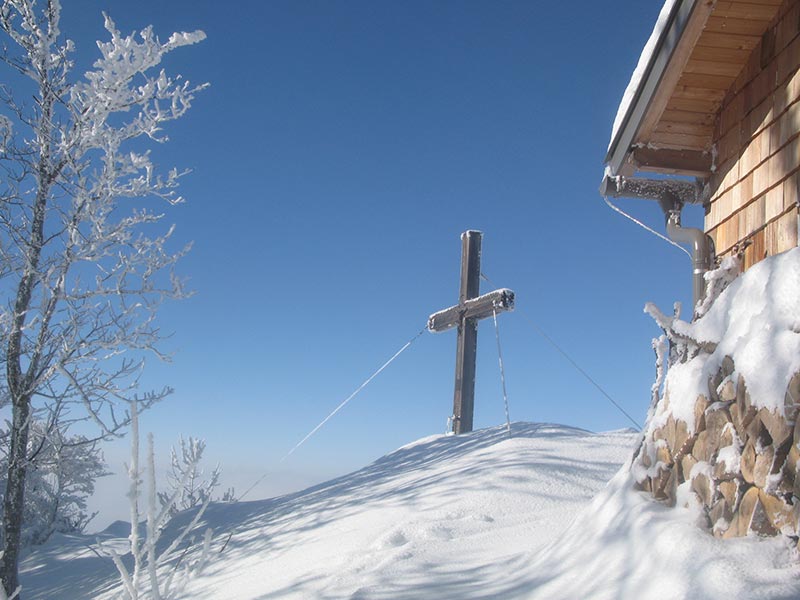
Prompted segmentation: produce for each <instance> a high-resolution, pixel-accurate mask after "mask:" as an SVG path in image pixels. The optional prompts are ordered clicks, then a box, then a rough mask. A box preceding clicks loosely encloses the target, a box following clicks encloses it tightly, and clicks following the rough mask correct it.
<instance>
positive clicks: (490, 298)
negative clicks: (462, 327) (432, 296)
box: [428, 288, 514, 333]
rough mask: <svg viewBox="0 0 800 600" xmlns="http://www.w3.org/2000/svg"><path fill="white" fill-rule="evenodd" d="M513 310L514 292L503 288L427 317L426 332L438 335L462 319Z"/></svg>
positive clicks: (478, 317) (477, 317)
mask: <svg viewBox="0 0 800 600" xmlns="http://www.w3.org/2000/svg"><path fill="white" fill-rule="evenodd" d="M511 310H514V292H513V291H511V290H509V289H507V288H503V289H500V290H495V291H493V292H489V293H488V294H484V295H483V296H478V297H477V298H472V299H471V300H467V301H466V302H464V303H463V304H456V305H455V306H451V307H450V308H446V309H444V310H440V311H439V312H437V313H433V314H432V315H431V316H430V317H428V330H430V331H432V332H434V333H439V332H440V331H447V330H448V329H452V328H453V327H456V326H457V325H458V324H459V323H460V322H461V320H462V319H485V318H486V317H488V316H491V315H492V313H494V312H495V311H497V312H506V311H511Z"/></svg>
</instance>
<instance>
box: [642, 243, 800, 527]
mask: <svg viewBox="0 0 800 600" xmlns="http://www.w3.org/2000/svg"><path fill="white" fill-rule="evenodd" d="M736 270H737V268H736V265H735V264H734V263H733V262H731V261H730V260H729V261H727V262H724V263H723V265H722V266H721V267H720V269H719V270H717V271H715V272H712V273H710V274H709V276H708V279H709V284H710V285H709V287H710V288H711V287H714V286H716V287H717V288H719V287H722V285H724V284H728V285H727V287H725V289H724V290H723V291H722V292H721V293H720V294H719V297H718V298H716V300H715V301H714V302H713V304H711V305H710V306H704V307H703V310H702V311H701V313H702V316H701V317H700V318H698V319H697V320H696V321H694V322H693V323H688V322H686V321H683V320H681V319H680V318H678V316H673V317H670V316H667V315H664V314H663V313H661V312H660V311H659V310H658V309H657V308H656V307H654V306H652V305H648V306H647V307H646V308H645V310H646V311H647V312H648V313H650V314H651V315H652V316H653V317H654V318H655V320H656V322H657V323H658V325H659V326H660V327H661V328H662V329H663V330H664V333H665V336H666V337H667V338H668V339H669V342H670V344H669V347H670V348H669V353H670V357H669V361H668V362H669V368H668V372H667V374H666V377H665V378H664V384H663V394H662V393H660V391H659V390H658V389H656V390H655V398H654V399H655V405H654V407H653V408H652V409H651V415H650V417H649V420H648V423H647V426H646V427H645V436H644V441H643V443H642V446H641V449H640V450H639V452H638V454H637V456H636V457H635V459H634V461H633V465H632V470H633V474H634V476H635V479H636V481H637V483H638V485H639V486H640V487H641V488H642V489H645V490H647V491H650V492H652V494H653V495H654V496H655V497H656V498H659V499H662V500H665V501H666V502H668V503H669V504H675V503H678V504H681V505H697V506H699V507H700V508H701V509H702V514H703V515H704V516H705V525H706V526H707V527H708V528H709V529H710V530H711V531H712V532H713V533H714V535H716V536H722V537H738V536H742V535H746V534H747V533H748V532H755V533H758V534H761V535H776V534H778V533H783V534H785V535H788V536H792V537H793V538H794V539H796V538H797V536H798V533H799V532H800V528H799V527H798V516H799V514H798V513H799V512H800V511H798V509H800V477H798V473H797V471H798V466H800V445H799V444H800V426H798V423H800V422H799V421H798V419H797V416H798V410H799V409H800V404H798V403H799V402H800V249H795V250H791V251H789V252H786V253H784V254H781V255H778V256H774V257H770V258H767V259H765V260H764V261H762V262H760V263H758V264H756V265H755V266H753V267H752V268H751V269H750V270H748V271H747V272H746V273H745V274H743V275H741V276H740V277H738V278H735V279H733V278H732V277H731V274H732V273H735V271H736ZM659 347H661V348H663V347H664V346H663V345H661V346H659ZM657 354H659V353H658V352H657ZM663 358H664V356H663V351H662V352H661V353H660V354H659V364H661V363H663ZM660 375H661V374H659V377H660Z"/></svg>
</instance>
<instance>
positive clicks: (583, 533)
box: [22, 423, 800, 600]
mask: <svg viewBox="0 0 800 600" xmlns="http://www.w3.org/2000/svg"><path fill="white" fill-rule="evenodd" d="M637 441H638V436H637V435H636V434H633V433H630V432H627V431H620V432H610V433H600V434H595V433H590V432H587V431H583V430H579V429H573V428H569V427H564V426H560V425H542V424H525V423H518V424H514V426H513V428H512V435H511V436H510V437H509V435H508V434H507V432H506V431H505V428H503V427H497V428H491V429H485V430H481V431H477V432H474V433H471V434H467V435H463V436H458V437H452V436H434V437H430V438H425V439H422V440H419V441H418V442H415V443H413V444H410V445H408V446H405V447H403V448H400V449H399V450H397V451H395V452H393V453H391V454H388V455H387V456H385V457H383V458H381V459H379V460H378V461H376V462H374V463H373V464H371V465H369V466H367V467H365V468H364V469H361V470H360V471H356V472H355V473H352V474H350V475H347V476H344V477H341V478H339V479H335V480H333V481H330V482H328V483H325V484H322V485H319V486H316V487H313V488H310V489H308V490H305V491H303V492H299V493H297V494H292V495H288V496H284V497H280V498H275V499H271V500H263V501H254V502H240V503H237V504H217V505H212V506H211V507H209V509H208V512H207V513H206V515H205V517H204V521H205V524H206V525H207V526H210V527H212V528H213V529H214V531H215V541H214V545H213V547H212V556H211V560H210V562H209V564H208V566H207V567H206V569H205V570H204V572H203V573H202V575H201V576H200V577H198V578H196V579H194V580H192V581H191V582H190V584H189V585H188V587H187V588H186V589H185V592H184V594H185V597H187V598H198V599H199V598H209V599H211V598H214V599H226V598H231V599H247V598H303V599H318V600H326V599H339V598H352V599H356V598H361V599H366V598H374V599H389V598H392V599H395V598H454V599H455V598H459V599H463V598H503V599H506V598H542V599H544V598H547V599H559V598H565V599H566V598H581V599H587V598H609V599H610V598H615V599H618V598H631V599H634V598H636V599H637V600H638V599H642V598H659V599H667V598H725V599H726V600H729V599H730V598H757V597H761V598H787V599H788V598H797V597H800V568H798V566H797V564H796V562H795V561H796V557H795V556H794V555H793V554H792V553H791V552H790V550H789V548H788V545H787V543H786V542H785V541H783V540H776V539H772V540H762V539H756V538H748V539H743V540H734V541H725V542H722V541H720V540H715V539H713V538H711V537H710V536H708V535H707V534H705V533H703V532H701V531H700V530H698V529H696V528H695V527H694V525H693V524H692V518H693V516H692V513H691V512H690V511H689V510H686V509H675V510H668V509H666V508H664V507H663V506H661V505H658V504H655V503H654V502H652V501H651V500H649V499H648V498H647V497H645V496H644V495H643V494H641V493H638V492H634V491H632V490H631V489H630V483H629V481H628V478H627V475H626V473H627V470H622V471H620V465H621V464H622V463H623V462H624V461H626V460H627V459H628V458H629V456H630V454H631V452H632V449H633V446H635V444H636V443H637ZM617 471H620V472H619V473H618V474H617V476H616V477H614V478H613V480H612V482H611V484H610V485H608V486H607V485H606V483H607V482H608V481H609V480H610V479H612V476H614V473H615V472H617ZM593 497H594V500H592V498H593ZM187 518H188V516H186V515H181V516H179V517H178V518H176V519H175V522H174V523H173V525H171V526H170V528H168V529H167V531H165V534H164V537H165V538H169V536H170V535H174V531H175V530H176V528H177V527H178V526H179V525H180V524H181V522H182V521H185V519H187ZM124 535H125V531H124V529H122V528H120V527H112V528H110V529H109V530H108V531H106V532H105V533H104V534H102V537H103V538H104V539H105V544H117V545H120V542H122V541H123V540H121V539H119V538H120V536H124ZM226 542H227V543H226ZM92 543H93V540H92V539H88V538H80V537H63V536H62V537H59V538H57V539H54V540H52V542H51V543H50V544H48V545H47V546H46V547H45V548H43V549H40V550H38V551H36V552H35V553H33V554H32V555H30V556H29V557H28V558H27V559H26V560H25V562H24V565H23V573H22V582H23V585H24V587H25V592H26V594H25V597H26V599H27V598H30V599H33V598H64V599H69V598H110V597H113V596H114V593H115V592H118V591H119V588H116V587H114V586H115V583H116V572H115V570H114V566H113V565H112V564H111V561H110V560H108V559H104V558H101V557H99V556H98V555H96V554H95V553H94V552H93V551H92V550H91V549H90V547H89V545H90V544H92ZM223 546H225V547H224V551H222V552H220V549H221V548H222V547H223ZM186 560H189V558H187V559H186Z"/></svg>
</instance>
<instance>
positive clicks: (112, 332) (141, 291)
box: [0, 0, 205, 593]
mask: <svg viewBox="0 0 800 600" xmlns="http://www.w3.org/2000/svg"><path fill="white" fill-rule="evenodd" d="M60 12H61V6H60V2H59V0H0V37H4V38H5V39H4V40H3V44H2V53H1V54H0V58H2V60H3V62H4V63H5V65H6V66H7V67H8V68H9V69H10V70H11V72H9V73H7V76H5V77H4V78H3V81H5V82H13V86H14V89H13V90H12V89H10V88H9V87H3V88H2V89H0V102H1V103H2V104H0V294H2V296H1V297H2V298H3V300H2V303H0V347H1V349H0V353H1V355H0V361H2V364H3V365H4V366H5V369H6V382H5V385H6V388H7V393H8V398H9V400H10V404H11V434H10V441H9V455H8V469H7V473H6V475H7V476H6V482H7V483H6V491H5V495H4V498H3V517H4V518H3V533H4V539H3V556H2V559H1V560H0V576H2V582H3V586H4V587H5V590H6V591H7V593H13V591H14V590H16V588H17V584H18V560H19V549H20V543H21V541H22V528H23V513H24V507H25V491H26V482H27V480H28V477H27V473H28V470H29V466H30V464H29V463H30V456H29V455H28V452H29V448H30V438H31V426H32V423H33V422H34V419H33V417H34V413H33V411H34V410H36V407H37V406H45V407H47V408H48V410H50V411H54V412H56V413H58V414H61V415H66V414H77V413H75V412H74V411H73V412H70V406H71V405H73V404H75V405H80V406H82V407H83V408H82V411H83V412H82V414H84V415H87V418H89V419H91V421H93V422H94V423H95V425H96V426H97V430H98V437H104V436H105V437H108V436H113V435H118V434H119V433H120V432H121V430H122V428H124V427H125V425H126V424H127V423H128V421H129V413H128V411H127V410H125V409H120V408H119V404H118V403H119V402H120V401H128V400H135V401H137V402H139V403H141V407H140V408H144V407H146V406H147V405H149V404H152V403H153V402H155V401H157V400H159V399H161V398H163V397H164V396H165V395H166V394H168V393H169V389H163V390H160V391H155V392H151V393H141V392H139V393H138V395H137V385H138V376H139V374H140V371H141V368H142V366H143V359H144V356H145V355H146V354H147V353H148V352H155V353H157V354H158V350H157V346H158V342H159V340H160V338H161V334H160V332H159V329H158V327H157V326H156V324H155V321H154V319H155V316H156V312H157V309H158V306H159V304H160V303H161V302H162V301H163V300H164V299H167V298H177V297H181V296H183V295H184V291H183V289H182V285H181V281H180V280H179V279H178V277H176V276H175V274H174V273H173V266H174V265H175V263H176V261H177V260H178V259H179V257H180V256H181V255H182V254H183V252H184V250H185V249H178V250H174V249H170V246H171V242H170V238H171V235H172V229H171V228H165V229H161V230H160V231H156V232H155V234H154V233H153V228H157V227H158V224H159V223H160V222H161V220H162V216H163V215H161V214H159V213H157V212H153V211H152V210H151V209H149V208H146V207H144V206H141V205H140V206H137V203H136V202H135V200H136V199H137V198H145V197H157V198H161V199H163V200H165V201H166V202H168V203H178V202H180V201H181V198H180V196H178V195H177V194H176V191H175V188H176V186H177V185H178V181H179V179H180V177H181V175H182V174H183V173H182V172H179V171H178V170H176V169H172V170H170V171H168V172H167V173H166V174H164V175H161V174H159V173H158V171H157V169H156V168H155V166H154V165H153V164H152V162H151V159H150V154H149V151H148V150H146V147H147V142H163V141H165V140H166V137H165V135H164V133H163V130H162V128H163V125H164V124H165V123H166V122H168V121H172V120H174V119H178V118H180V117H181V116H183V115H184V114H185V113H186V111H187V110H188V109H189V107H190V105H191V102H192V100H193V98H194V96H195V94H196V93H197V91H198V90H199V89H201V88H202V87H203V86H192V85H190V84H189V83H188V82H186V81H184V80H182V79H181V78H180V77H177V78H172V77H169V76H168V75H167V74H166V73H165V72H164V71H163V70H157V67H158V65H159V64H160V63H161V61H162V58H163V56H164V55H165V54H167V53H168V52H170V51H172V50H174V49H176V48H178V47H181V46H186V45H189V44H194V43H196V42H199V41H200V40H202V39H203V38H204V37H205V36H204V34H203V33H202V32H199V31H198V32H194V33H175V34H172V35H171V36H170V37H169V38H168V39H167V41H165V42H162V41H161V40H160V39H159V38H158V37H157V36H156V35H155V33H154V32H153V30H152V28H150V27H147V28H145V29H143V30H142V31H141V32H140V33H138V34H131V35H128V36H125V35H122V34H121V33H120V32H119V31H118V29H117V27H116V26H115V24H114V22H113V21H112V20H111V18H109V17H108V16H105V28H106V30H107V32H108V34H109V36H110V40H109V41H105V42H98V44H97V46H98V49H99V51H100V57H99V58H98V59H97V60H96V61H95V62H94V64H93V66H92V68H91V69H90V70H89V71H88V72H86V73H84V74H83V75H82V76H76V75H75V73H74V72H73V61H72V58H71V56H72V52H73V50H74V44H73V42H72V41H71V40H69V39H66V38H65V37H64V36H63V35H62V34H61V32H60V29H59V22H60V19H59V17H60ZM14 72H15V73H14ZM76 418H77V417H76Z"/></svg>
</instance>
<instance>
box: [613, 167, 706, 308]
mask: <svg viewBox="0 0 800 600" xmlns="http://www.w3.org/2000/svg"><path fill="white" fill-rule="evenodd" d="M600 193H601V195H603V196H612V197H614V198H620V197H625V198H643V199H646V200H656V201H658V204H659V206H661V210H662V211H663V212H664V217H665V219H666V226H667V236H668V237H669V239H671V240H672V241H674V242H677V243H681V244H689V245H690V246H691V255H692V301H693V307H692V311H693V313H694V311H696V310H697V306H698V304H699V303H700V302H701V301H702V300H703V299H704V298H705V295H706V282H705V274H706V272H707V271H709V270H710V269H711V267H712V266H713V263H714V258H715V256H714V254H715V250H714V241H713V240H712V239H711V238H710V237H709V236H708V235H706V233H705V232H704V231H702V230H700V229H697V228H694V227H681V210H682V209H683V205H684V203H686V202H689V203H692V204H700V203H701V201H702V200H701V198H702V192H701V188H700V187H699V186H698V185H696V184H692V183H690V182H687V181H682V180H666V179H664V180H662V179H640V178H634V177H610V176H609V175H606V176H605V177H604V179H603V182H602V184H601V186H600Z"/></svg>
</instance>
